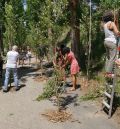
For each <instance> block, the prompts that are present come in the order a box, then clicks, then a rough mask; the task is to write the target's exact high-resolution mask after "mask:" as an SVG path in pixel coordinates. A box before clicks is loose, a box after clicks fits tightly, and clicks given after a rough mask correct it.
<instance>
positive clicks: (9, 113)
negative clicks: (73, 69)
mask: <svg viewBox="0 0 120 129" xmlns="http://www.w3.org/2000/svg"><path fill="white" fill-rule="evenodd" d="M40 74H41V73H40V70H39V69H37V67H35V66H34V65H32V67H31V66H30V67H29V66H27V65H26V66H25V67H22V68H19V76H20V84H21V89H20V90H19V91H17V92H16V91H14V90H13V88H10V91H9V92H7V93H3V92H2V90H1V92H0V105H1V106H0V129H96V128H97V129H119V128H120V121H119V117H120V110H118V111H116V112H115V115H113V117H112V118H111V119H108V116H107V114H106V113H105V112H103V111H101V106H100V105H101V104H100V101H80V96H82V95H83V94H84V93H85V92H86V90H87V87H85V88H84V86H83V85H82V82H80V83H81V88H78V89H77V90H76V91H71V92H67V93H66V103H65V104H66V111H67V112H69V113H71V114H72V119H70V120H68V121H66V122H59V123H53V122H51V121H49V120H48V119H46V118H45V117H44V116H43V115H42V114H43V113H44V112H45V111H46V110H53V109H56V106H55V105H54V103H53V102H52V101H51V100H43V101H40V102H38V101H36V98H37V97H38V95H39V94H41V93H42V91H43V87H44V85H45V83H46V81H47V79H46V78H45V77H43V78H42V77H40ZM83 84H84V80H83ZM12 86H14V84H13V83H12ZM67 90H69V87H68V88H67ZM84 91H85V92H84ZM117 117H118V118H117Z"/></svg>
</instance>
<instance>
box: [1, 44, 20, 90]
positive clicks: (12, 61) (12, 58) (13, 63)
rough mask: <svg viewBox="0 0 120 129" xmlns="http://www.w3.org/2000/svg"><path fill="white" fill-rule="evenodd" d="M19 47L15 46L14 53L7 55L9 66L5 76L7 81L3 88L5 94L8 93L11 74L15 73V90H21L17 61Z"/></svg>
mask: <svg viewBox="0 0 120 129" xmlns="http://www.w3.org/2000/svg"><path fill="white" fill-rule="evenodd" d="M17 49H18V47H17V46H13V47H12V51H9V52H8V53H7V64H6V74H5V81H4V86H3V92H7V91H8V82H9V77H10V72H11V71H12V72H13V77H14V83H15V87H16V88H15V90H16V91H17V90H19V86H18V74H17V61H18V58H19V54H18V52H17Z"/></svg>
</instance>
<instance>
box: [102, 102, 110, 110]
mask: <svg viewBox="0 0 120 129" xmlns="http://www.w3.org/2000/svg"><path fill="white" fill-rule="evenodd" d="M103 104H104V105H105V106H106V107H107V108H108V109H110V105H109V104H108V103H106V102H105V100H103Z"/></svg>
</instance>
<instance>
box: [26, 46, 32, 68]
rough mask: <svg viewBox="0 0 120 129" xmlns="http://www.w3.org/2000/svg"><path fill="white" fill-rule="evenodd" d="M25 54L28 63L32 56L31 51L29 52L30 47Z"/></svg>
mask: <svg viewBox="0 0 120 129" xmlns="http://www.w3.org/2000/svg"><path fill="white" fill-rule="evenodd" d="M26 56H27V59H28V64H29V65H30V64H31V57H32V53H31V50H30V48H29V49H28V51H27V54H26Z"/></svg>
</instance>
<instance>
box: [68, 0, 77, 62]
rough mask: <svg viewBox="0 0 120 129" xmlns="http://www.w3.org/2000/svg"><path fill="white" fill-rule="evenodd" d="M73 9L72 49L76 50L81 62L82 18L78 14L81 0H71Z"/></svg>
mask: <svg viewBox="0 0 120 129" xmlns="http://www.w3.org/2000/svg"><path fill="white" fill-rule="evenodd" d="M69 4H70V10H71V22H70V23H71V38H72V43H71V49H72V51H73V52H74V54H75V56H76V58H77V60H78V61H79V63H80V58H79V57H80V19H79V15H78V9H79V8H80V1H79V0H70V1H69Z"/></svg>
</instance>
